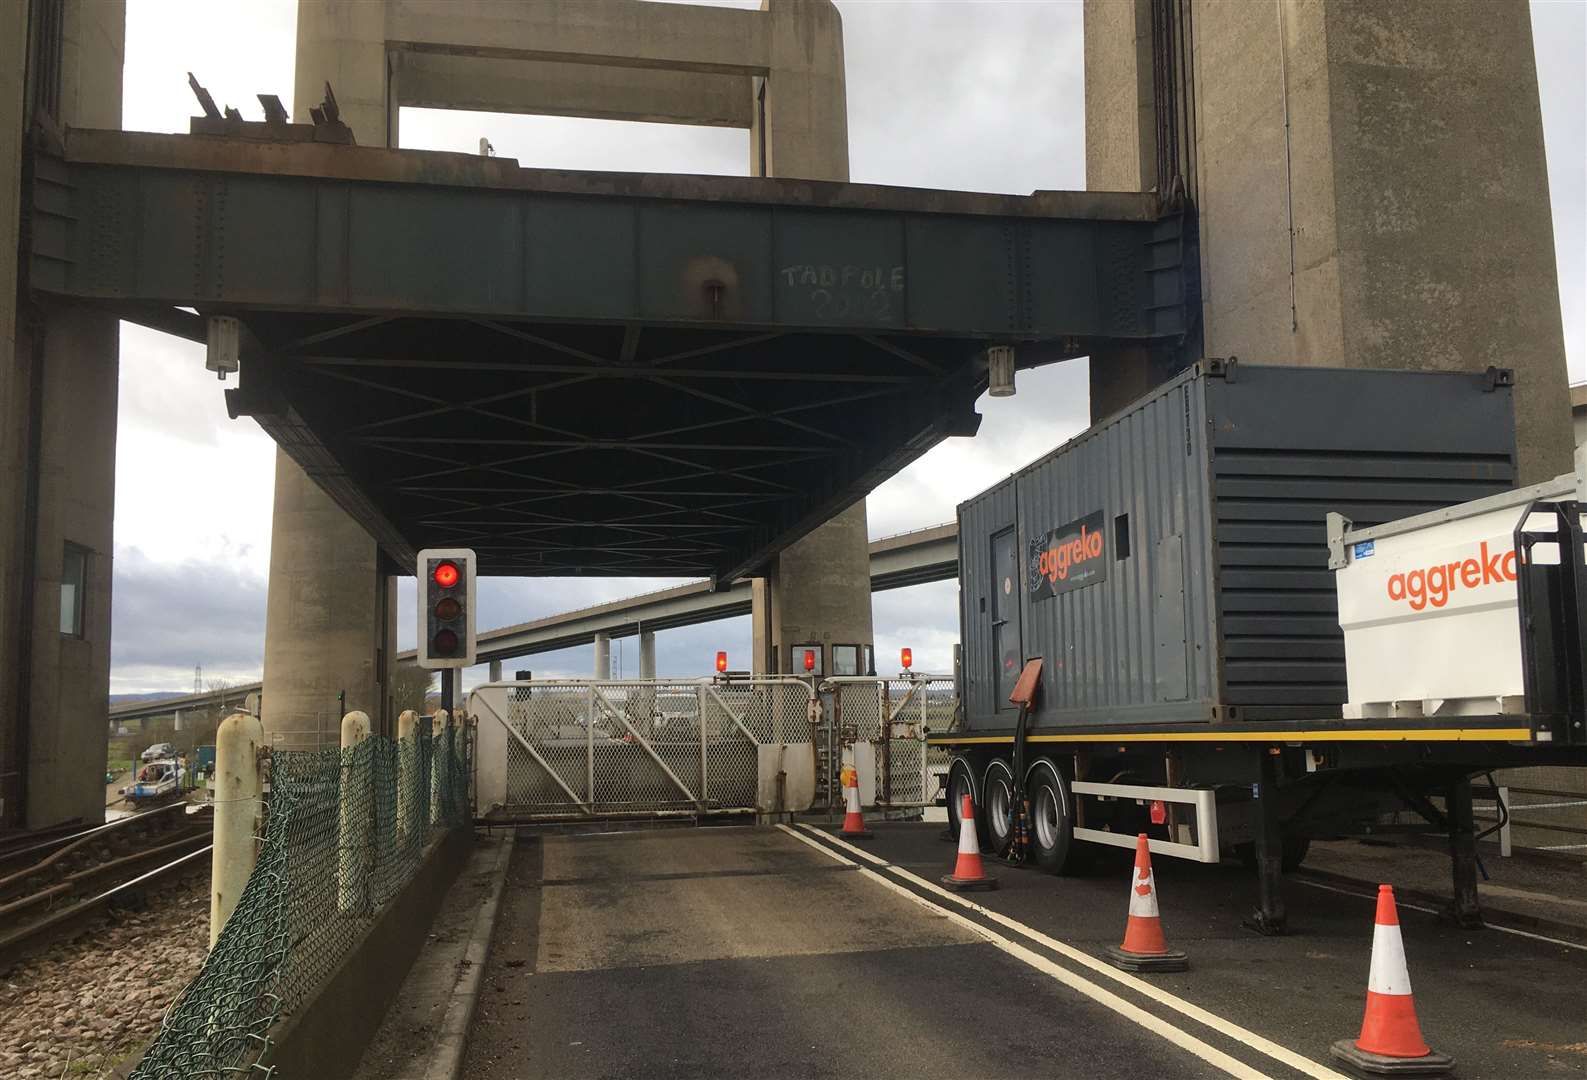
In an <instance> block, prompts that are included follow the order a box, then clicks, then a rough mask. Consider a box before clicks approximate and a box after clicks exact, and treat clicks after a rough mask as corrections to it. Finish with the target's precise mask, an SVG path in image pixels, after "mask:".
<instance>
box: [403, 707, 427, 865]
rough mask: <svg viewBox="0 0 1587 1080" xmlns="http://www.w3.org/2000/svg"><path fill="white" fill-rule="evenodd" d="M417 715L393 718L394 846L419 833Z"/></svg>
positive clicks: (408, 712)
mask: <svg viewBox="0 0 1587 1080" xmlns="http://www.w3.org/2000/svg"><path fill="white" fill-rule="evenodd" d="M418 727H419V714H418V713H416V712H414V711H413V710H412V709H404V710H403V711H402V713H401V714H399V715H398V717H397V842H398V843H399V844H401V845H403V846H406V845H407V844H408V843H409V842H410V840H411V838H412V836H413V834H414V832H415V830H420V831H422V829H421V825H420V821H421V816H420V814H419V807H420V805H421V804H422V802H423V800H422V799H420V798H419V785H420V784H421V783H423V782H424V779H423V778H422V777H421V776H420V775H419V734H418Z"/></svg>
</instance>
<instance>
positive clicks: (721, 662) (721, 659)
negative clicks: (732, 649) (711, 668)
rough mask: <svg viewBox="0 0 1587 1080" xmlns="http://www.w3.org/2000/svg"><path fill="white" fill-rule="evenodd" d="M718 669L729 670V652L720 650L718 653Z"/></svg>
mask: <svg viewBox="0 0 1587 1080" xmlns="http://www.w3.org/2000/svg"><path fill="white" fill-rule="evenodd" d="M716 670H718V671H726V670H727V653H725V652H719V653H717V654H716Z"/></svg>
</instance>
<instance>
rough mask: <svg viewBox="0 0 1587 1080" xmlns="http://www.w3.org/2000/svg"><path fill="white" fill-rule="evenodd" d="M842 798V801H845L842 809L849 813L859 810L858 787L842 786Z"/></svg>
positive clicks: (856, 812) (855, 812)
mask: <svg viewBox="0 0 1587 1080" xmlns="http://www.w3.org/2000/svg"><path fill="white" fill-rule="evenodd" d="M843 800H844V803H845V805H844V809H845V810H847V811H848V812H849V813H851V814H858V813H859V812H860V789H859V788H857V787H846V788H844V789H843Z"/></svg>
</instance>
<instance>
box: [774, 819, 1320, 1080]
mask: <svg viewBox="0 0 1587 1080" xmlns="http://www.w3.org/2000/svg"><path fill="white" fill-rule="evenodd" d="M799 827H800V828H801V829H807V830H809V831H810V832H812V833H815V834H816V835H818V836H820V837H822V838H823V839H825V840H828V841H831V842H832V843H835V844H838V845H840V846H841V847H842V848H843V849H844V850H845V851H852V852H854V853H855V854H857V855H860V856H862V857H863V858H865V859H867V860H869V861H870V862H872V863H874V864H876V865H878V866H882V867H884V868H885V869H887V870H889V871H891V872H892V873H894V874H897V875H898V876H899V877H902V878H904V879H906V880H908V881H912V882H914V883H915V884H917V885H919V886H921V887H922V888H925V889H927V890H928V891H930V892H932V893H934V894H936V895H938V896H942V897H944V898H945V899H948V900H952V901H953V902H954V903H956V904H959V905H960V906H962V907H966V908H969V909H970V910H971V911H974V912H976V913H977V914H980V915H982V916H984V917H985V918H988V919H991V920H992V921H993V922H995V923H997V924H998V925H999V926H1006V927H1007V928H1008V929H1010V930H1013V931H1015V932H1017V933H1020V934H1023V935H1024V936H1025V937H1028V938H1030V939H1031V940H1032V941H1035V942H1038V943H1040V944H1042V945H1045V946H1046V947H1047V948H1049V949H1051V950H1052V951H1053V952H1056V953H1058V954H1059V955H1061V956H1064V957H1066V958H1067V959H1069V960H1072V961H1074V962H1075V963H1077V964H1080V965H1082V966H1084V967H1086V968H1088V969H1090V970H1091V971H1094V972H1096V973H1097V974H1098V975H1103V976H1106V977H1107V978H1109V979H1112V980H1113V981H1115V982H1117V983H1120V984H1122V985H1124V986H1127V987H1129V988H1130V989H1131V990H1134V991H1135V992H1136V993H1139V994H1143V995H1145V996H1146V997H1149V998H1151V999H1152V1000H1153V1001H1155V1002H1157V1003H1158V1004H1159V1005H1166V1006H1167V1007H1168V1008H1170V1009H1173V1010H1174V1011H1175V1012H1178V1013H1180V1014H1182V1015H1184V1016H1187V1017H1189V1018H1190V1019H1192V1020H1195V1021H1196V1022H1198V1023H1201V1024H1205V1025H1206V1026H1207V1027H1210V1028H1212V1029H1213V1030H1214V1031H1216V1032H1219V1033H1220V1034H1223V1035H1226V1036H1228V1037H1229V1038H1231V1039H1234V1040H1235V1041H1236V1042H1240V1043H1244V1044H1245V1045H1246V1046H1249V1047H1250V1048H1251V1049H1253V1050H1256V1051H1258V1052H1259V1053H1262V1054H1266V1055H1267V1056H1268V1057H1270V1058H1272V1059H1273V1060H1274V1061H1277V1062H1280V1063H1282V1064H1284V1065H1287V1066H1289V1067H1290V1068H1292V1069H1294V1070H1296V1071H1297V1072H1301V1073H1304V1074H1305V1075H1307V1076H1310V1077H1313V1078H1314V1080H1349V1078H1348V1077H1346V1076H1344V1075H1343V1074H1341V1073H1338V1072H1335V1071H1334V1070H1333V1069H1330V1068H1328V1067H1327V1066H1326V1065H1323V1064H1321V1063H1319V1062H1316V1061H1313V1060H1312V1059H1311V1058H1308V1057H1305V1056H1303V1055H1301V1054H1297V1053H1295V1051H1293V1050H1290V1049H1289V1048H1287V1047H1284V1046H1280V1045H1279V1044H1278V1043H1276V1042H1273V1041H1272V1040H1271V1039H1267V1038H1264V1037H1262V1036H1261V1035H1258V1034H1257V1033H1256V1032H1254V1031H1250V1030H1248V1029H1246V1028H1243V1027H1241V1026H1240V1025H1238V1024H1236V1023H1234V1022H1233V1021H1231V1020H1227V1019H1225V1018H1224V1017H1221V1016H1219V1015H1218V1014H1217V1013H1213V1012H1209V1011H1208V1010H1206V1009H1203V1008H1202V1007H1201V1006H1199V1005H1194V1004H1192V1003H1191V1002H1188V1001H1186V1000H1185V999H1184V998H1182V997H1178V996H1177V995H1175V994H1171V993H1169V992H1168V991H1167V990H1164V989H1163V988H1162V987H1160V986H1155V985H1153V984H1152V983H1150V982H1147V981H1146V980H1145V979H1141V978H1138V977H1137V976H1134V975H1131V974H1130V973H1129V972H1127V971H1121V970H1119V969H1118V968H1115V967H1113V966H1112V965H1110V964H1107V963H1105V962H1103V961H1101V960H1098V959H1097V958H1096V957H1094V956H1092V955H1091V954H1090V953H1087V952H1082V951H1081V950H1079V949H1077V948H1075V947H1074V946H1072V945H1067V944H1065V943H1064V942H1062V941H1059V940H1058V939H1056V938H1054V937H1051V936H1049V935H1047V934H1044V933H1042V932H1041V931H1040V930H1037V929H1036V928H1035V927H1032V926H1027V925H1025V924H1024V923H1022V922H1020V921H1018V920H1017V919H1011V918H1009V917H1008V916H1007V915H1004V914H1003V913H1002V912H1000V911H993V910H992V909H991V908H988V907H983V906H982V905H980V904H977V903H975V902H974V901H972V900H968V899H966V898H965V897H963V896H960V895H959V894H958V893H952V892H949V891H948V890H947V889H944V888H941V887H940V886H938V885H937V884H935V883H934V882H930V881H927V880H926V879H925V878H923V877H921V876H920V875H918V874H914V873H911V872H910V871H908V870H905V869H904V868H903V867H901V866H897V865H894V864H893V863H889V862H888V861H887V860H886V859H882V858H879V857H877V856H876V855H873V854H871V853H870V852H869V851H862V850H861V849H859V848H857V847H855V846H854V845H853V844H850V843H848V842H846V841H844V840H842V839H841V838H839V837H836V836H833V835H832V834H830V833H824V832H822V831H821V830H819V829H814V828H811V827H810V826H808V825H803V824H801V825H800V826H799Z"/></svg>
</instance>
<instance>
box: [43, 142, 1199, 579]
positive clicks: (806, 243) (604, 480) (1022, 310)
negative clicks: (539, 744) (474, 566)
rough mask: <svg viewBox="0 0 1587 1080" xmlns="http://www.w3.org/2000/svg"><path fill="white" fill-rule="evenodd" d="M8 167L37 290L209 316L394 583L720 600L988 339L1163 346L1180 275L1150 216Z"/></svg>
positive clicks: (265, 152) (129, 307)
mask: <svg viewBox="0 0 1587 1080" xmlns="http://www.w3.org/2000/svg"><path fill="white" fill-rule="evenodd" d="M33 175H34V182H33V192H32V199H31V234H30V235H31V249H30V252H29V263H28V269H29V282H30V286H31V289H32V291H33V293H34V295H35V296H40V297H41V298H42V299H45V300H51V299H55V300H63V301H70V302H77V303H89V304H95V305H101V306H106V307H109V308H111V309H113V310H115V311H116V312H117V313H118V314H120V315H121V316H122V317H124V318H127V319H129V320H132V321H135V322H142V323H145V324H148V325H154V326H158V327H162V328H164V329H168V330H172V331H174V332H177V333H180V334H183V335H184V336H187V337H191V338H193V339H194V340H200V341H202V340H204V337H205V328H206V322H205V317H206V316H211V315H230V316H235V317H237V318H238V319H240V320H241V321H242V323H243V326H244V346H243V353H242V371H241V376H240V385H239V386H238V387H237V388H236V389H234V390H230V391H228V393H227V399H228V407H229V409H230V410H231V412H232V414H233V415H234V416H237V415H246V416H252V417H254V418H255V419H256V420H257V421H258V422H259V423H260V425H261V426H263V427H264V428H265V430H266V431H268V432H269V433H270V434H271V435H272V436H273V437H274V438H275V439H276V440H277V441H278V442H279V443H280V444H281V445H282V446H283V447H284V448H285V449H286V450H287V452H288V453H290V454H291V455H292V456H293V457H294V458H295V459H296V460H297V461H298V462H299V464H301V465H302V466H303V467H304V468H305V469H306V470H307V471H308V472H309V474H310V475H312V476H313V477H315V478H316V479H317V480H318V481H319V482H320V483H321V484H322V485H323V486H324V487H325V488H326V489H327V490H328V491H329V492H330V493H331V494H332V495H333V497H335V498H336V500H337V501H338V502H339V503H340V504H341V505H342V506H344V507H345V508H346V509H347V510H348V511H349V512H350V513H352V514H353V515H354V516H355V517H356V518H358V519H359V520H360V521H361V522H362V523H363V524H364V525H365V526H366V527H367V528H368V529H369V531H370V533H371V534H372V535H373V536H374V537H375V538H376V540H377V541H378V542H379V543H380V544H381V546H382V547H383V549H384V550H385V551H386V552H387V553H388V554H389V555H390V556H391V557H392V559H393V560H394V561H395V563H396V566H397V567H398V568H405V567H409V566H411V565H412V563H411V556H412V554H413V552H414V551H415V550H416V549H417V548H421V547H448V546H467V547H472V548H474V549H475V550H476V551H478V552H479V554H480V564H481V570H482V571H484V572H486V573H494V574H520V575H539V574H573V573H587V574H620V575H677V576H683V575H703V576H715V577H716V578H717V580H719V581H722V582H726V581H729V580H732V579H733V578H735V577H738V576H741V575H744V574H747V573H750V572H751V571H753V570H754V568H756V567H757V566H758V565H759V564H761V563H762V562H763V561H764V560H765V559H766V558H767V557H768V556H770V555H772V554H774V553H775V552H776V551H778V550H780V549H781V548H782V547H784V546H786V545H787V544H789V543H791V542H792V541H794V540H796V539H798V538H799V537H800V536H801V535H803V534H804V533H806V532H808V531H809V530H810V529H812V528H814V527H815V526H817V525H819V524H820V523H821V522H823V521H825V520H827V519H828V518H830V517H831V516H832V515H833V514H835V513H836V512H838V511H839V510H841V509H843V508H844V507H845V506H848V505H850V504H852V503H853V502H855V501H857V500H859V499H861V498H863V497H864V496H865V494H866V493H867V492H869V491H870V490H871V489H872V488H874V487H875V486H876V485H877V484H878V483H880V482H881V481H882V480H884V479H886V478H887V477H888V476H890V475H892V474H893V473H894V472H896V471H897V470H899V469H900V468H902V467H903V466H905V465H907V464H908V463H909V462H910V461H912V460H913V459H914V458H916V457H918V456H919V455H920V454H922V453H924V452H925V451H926V450H927V449H928V448H930V447H931V446H932V445H934V444H935V443H937V442H938V441H939V440H941V439H942V438H944V437H945V436H948V435H969V434H973V433H974V432H975V430H976V427H977V424H978V422H979V419H980V418H979V416H978V415H977V414H976V413H975V411H974V402H975V400H976V398H977V396H979V394H980V393H981V391H982V390H983V389H985V386H986V378H987V377H986V362H985V352H986V349H987V347H988V346H989V345H993V344H1012V345H1015V346H1017V353H1016V355H1017V359H1018V363H1019V364H1020V366H1024V367H1029V366H1034V365H1035V364H1038V363H1045V362H1049V361H1052V360H1058V359H1064V358H1068V357H1074V356H1083V355H1087V354H1088V353H1089V352H1090V351H1091V350H1092V349H1093V348H1094V347H1096V346H1098V345H1099V344H1103V343H1107V344H1113V345H1116V344H1118V343H1120V342H1129V343H1136V344H1142V345H1154V344H1155V345H1165V346H1171V345H1172V344H1173V343H1175V342H1178V341H1180V340H1182V339H1183V336H1184V334H1185V330H1186V325H1187V320H1186V314H1185V312H1186V310H1187V307H1186V293H1187V279H1188V278H1189V276H1190V275H1191V274H1192V273H1193V270H1190V269H1187V268H1191V267H1193V266H1194V263H1195V258H1194V254H1193V251H1192V249H1191V237H1190V230H1189V229H1188V228H1187V226H1186V224H1185V220H1184V218H1183V217H1182V215H1181V214H1179V213H1164V212H1162V209H1161V207H1160V206H1159V205H1158V203H1157V200H1156V197H1155V196H1153V195H1150V194H1131V193H1083V192H1037V193H1036V194H1034V195H1031V196H1023V197H1015V196H997V195H979V194H967V193H961V192H943V191H927V190H917V189H905V188H886V187H875V186H866V185H860V184H842V183H818V182H812V181H800V180H784V179H761V178H752V179H741V178H733V177H701V176H671V175H654V174H627V173H578V172H552V171H545V170H531V169H520V168H519V167H518V165H517V163H516V162H515V161H512V160H508V159H500V158H494V159H492V158H481V157H474V156H471V155H462V154H443V153H430V152H420V151H411V150H386V149H375V148H367V147H354V146H335V145H324V144H317V143H312V142H266V141H252V140H244V139H237V138H218V137H206V136H192V135H153V134H143V133H130V132H106V131H73V132H70V133H69V134H67V135H66V136H65V139H64V144H63V145H60V146H58V147H56V148H55V150H54V151H53V152H40V153H39V154H37V155H36V158H35V164H34V171H33ZM184 308H185V309H191V310H189V311H184V310H182V309H184ZM194 311H196V312H197V313H198V314H197V315H194V314H193V313H192V312H194Z"/></svg>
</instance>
